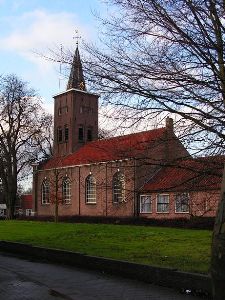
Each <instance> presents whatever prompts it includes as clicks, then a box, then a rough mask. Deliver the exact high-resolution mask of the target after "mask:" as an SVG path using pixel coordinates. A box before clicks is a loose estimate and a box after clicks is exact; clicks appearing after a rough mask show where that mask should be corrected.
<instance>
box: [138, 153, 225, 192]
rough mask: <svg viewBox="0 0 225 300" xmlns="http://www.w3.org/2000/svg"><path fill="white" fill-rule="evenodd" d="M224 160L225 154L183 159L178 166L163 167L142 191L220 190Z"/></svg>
mask: <svg viewBox="0 0 225 300" xmlns="http://www.w3.org/2000/svg"><path fill="white" fill-rule="evenodd" d="M224 162H225V158H224V156H217V157H207V158H198V159H191V160H183V161H180V162H179V163H178V164H177V165H176V166H168V167H162V168H161V169H160V170H159V171H158V172H157V173H156V174H155V175H154V176H153V177H152V178H151V179H150V180H149V181H148V182H147V183H146V184H145V185H144V186H143V188H142V191H144V192H153V191H191V190H193V191H196V190H210V189H216V190H219V189H220V186H221V182H222V173H223V164H224Z"/></svg>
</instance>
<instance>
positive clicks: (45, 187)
mask: <svg viewBox="0 0 225 300" xmlns="http://www.w3.org/2000/svg"><path fill="white" fill-rule="evenodd" d="M49 202H50V188H49V182H48V180H47V179H45V180H44V181H43V182H42V185H41V203H42V204H49Z"/></svg>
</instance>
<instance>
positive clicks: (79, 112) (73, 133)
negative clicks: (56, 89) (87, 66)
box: [54, 46, 98, 156]
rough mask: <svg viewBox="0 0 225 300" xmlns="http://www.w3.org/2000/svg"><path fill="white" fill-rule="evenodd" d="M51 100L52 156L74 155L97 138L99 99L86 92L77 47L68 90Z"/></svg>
mask: <svg viewBox="0 0 225 300" xmlns="http://www.w3.org/2000/svg"><path fill="white" fill-rule="evenodd" d="M54 100H55V104H54V105H55V106H54V156H65V155H67V154H70V153H73V152H74V151H76V150H78V149H79V148H80V147H82V146H83V145H84V144H86V143H88V142H90V141H92V140H96V139H97V138H98V96H97V95H95V94H91V93H88V92H87V91H86V86H85V81H84V76H83V69H82V63H81V59H80V54H79V50H78V46H77V48H76V51H75V54H74V58H73V63H72V67H71V71H70V77H69V81H68V84H67V90H66V91H65V92H61V93H60V94H57V95H55V96H54Z"/></svg>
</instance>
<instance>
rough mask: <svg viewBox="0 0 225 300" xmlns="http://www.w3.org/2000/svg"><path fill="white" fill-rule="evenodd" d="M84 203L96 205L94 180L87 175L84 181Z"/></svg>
mask: <svg viewBox="0 0 225 300" xmlns="http://www.w3.org/2000/svg"><path fill="white" fill-rule="evenodd" d="M85 190H86V203H96V180H95V178H94V176H93V175H91V174H90V175H88V176H87V178H86V180H85Z"/></svg>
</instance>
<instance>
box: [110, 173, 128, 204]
mask: <svg viewBox="0 0 225 300" xmlns="http://www.w3.org/2000/svg"><path fill="white" fill-rule="evenodd" d="M112 181H113V182H112V194H113V195H112V196H113V203H122V202H126V200H125V176H124V174H123V173H122V172H120V171H117V172H116V173H115V174H114V175H113V180H112Z"/></svg>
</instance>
